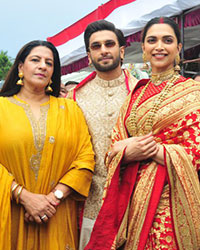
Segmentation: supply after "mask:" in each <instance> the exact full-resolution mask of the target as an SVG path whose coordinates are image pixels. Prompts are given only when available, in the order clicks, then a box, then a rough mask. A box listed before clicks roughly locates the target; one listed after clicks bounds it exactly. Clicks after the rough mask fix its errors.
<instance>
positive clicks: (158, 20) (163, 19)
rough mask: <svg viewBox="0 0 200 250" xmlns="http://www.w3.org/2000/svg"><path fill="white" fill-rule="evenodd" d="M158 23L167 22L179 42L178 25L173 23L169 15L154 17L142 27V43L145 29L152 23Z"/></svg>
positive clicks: (145, 32)
mask: <svg viewBox="0 0 200 250" xmlns="http://www.w3.org/2000/svg"><path fill="white" fill-rule="evenodd" d="M159 23H165V24H168V25H169V26H170V27H171V28H172V29H173V30H174V33H175V35H176V38H177V41H178V43H180V42H181V34H180V30H179V27H178V24H177V23H175V22H174V21H173V20H172V19H171V18H169V17H154V18H152V19H151V20H150V21H149V22H148V23H147V24H146V25H145V27H144V29H143V31H142V42H143V43H144V40H145V37H146V34H147V31H148V30H149V28H150V27H151V26H152V25H154V24H159Z"/></svg>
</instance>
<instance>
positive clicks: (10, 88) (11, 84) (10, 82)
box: [0, 40, 61, 97]
mask: <svg viewBox="0 0 200 250" xmlns="http://www.w3.org/2000/svg"><path fill="white" fill-rule="evenodd" d="M37 46H45V47H47V48H49V49H50V50H51V51H52V53H53V58H54V71H53V75H52V78H51V79H52V84H51V87H52V89H53V92H51V93H46V94H47V95H53V96H56V97H57V96H59V92H60V82H61V68H60V59H59V55H58V51H57V49H56V48H55V46H54V45H53V44H52V43H50V42H47V41H40V40H35V41H31V42H29V43H27V44H26V45H24V46H23V47H22V48H21V50H20V51H19V52H18V54H17V56H16V59H15V62H14V64H13V65H12V67H11V69H10V70H9V72H8V74H7V76H6V79H5V82H4V85H3V87H2V89H1V91H0V96H12V95H15V94H17V93H18V92H19V91H20V89H21V86H20V85H17V84H16V83H17V81H18V80H19V76H18V73H19V71H18V66H19V64H20V63H24V61H25V59H26V57H27V56H28V55H29V54H30V52H31V50H32V49H33V48H35V47H37Z"/></svg>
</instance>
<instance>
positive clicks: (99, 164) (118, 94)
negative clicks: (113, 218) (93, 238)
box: [69, 71, 137, 250]
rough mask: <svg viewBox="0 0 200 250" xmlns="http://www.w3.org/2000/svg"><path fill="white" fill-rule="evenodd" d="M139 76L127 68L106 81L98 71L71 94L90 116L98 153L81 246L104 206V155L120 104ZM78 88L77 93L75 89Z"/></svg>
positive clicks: (85, 212) (95, 149)
mask: <svg viewBox="0 0 200 250" xmlns="http://www.w3.org/2000/svg"><path fill="white" fill-rule="evenodd" d="M136 82H137V80H136V79H135V78H134V77H133V76H131V75H130V73H129V72H127V71H123V73H122V74H121V75H120V77H119V78H117V79H114V80H111V81H106V80H103V79H101V78H99V77H98V76H97V75H96V76H95V77H94V78H93V79H92V80H90V77H89V81H88V80H87V81H86V82H85V83H84V84H82V83H80V84H79V85H78V86H77V87H76V88H75V89H74V90H73V93H70V94H69V97H70V96H71V97H72V94H74V99H75V100H76V102H77V103H78V105H79V107H80V108H81V109H82V111H83V114H84V116H85V118H86V122H87V125H88V127H89V132H90V135H91V137H92V143H93V149H94V152H95V156H96V159H95V161H96V165H95V172H94V176H93V180H92V185H91V188H90V193H89V196H88V198H87V200H86V202H85V206H84V215H83V223H82V228H81V239H80V248H79V249H80V250H82V249H84V247H85V246H86V244H87V242H88V241H89V238H90V234H91V232H92V228H93V225H94V222H95V220H96V218H97V215H98V212H99V210H100V207H101V201H102V196H103V189H104V184H105V181H106V177H107V169H106V166H105V165H104V157H105V154H106V151H107V149H108V147H109V146H110V143H111V131H112V128H113V126H114V125H115V123H116V121H117V117H118V115H119V110H120V107H121V106H122V104H123V102H124V101H125V99H126V97H127V95H128V94H129V91H130V90H131V89H132V88H133V86H134V85H135V84H136ZM74 92H75V93H74Z"/></svg>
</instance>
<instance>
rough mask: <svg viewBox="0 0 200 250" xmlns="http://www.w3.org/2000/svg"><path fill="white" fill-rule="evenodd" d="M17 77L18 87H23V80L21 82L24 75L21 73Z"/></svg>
mask: <svg viewBox="0 0 200 250" xmlns="http://www.w3.org/2000/svg"><path fill="white" fill-rule="evenodd" d="M18 76H19V80H18V81H17V83H16V84H17V85H20V86H23V85H24V83H23V80H22V78H23V77H24V74H23V72H19V73H18Z"/></svg>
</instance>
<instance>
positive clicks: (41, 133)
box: [8, 97, 49, 180]
mask: <svg viewBox="0 0 200 250" xmlns="http://www.w3.org/2000/svg"><path fill="white" fill-rule="evenodd" d="M8 99H9V100H10V101H11V102H12V103H14V104H16V105H18V106H20V107H22V108H23V109H24V111H25V113H26V115H27V117H28V119H29V121H30V124H31V127H32V132H33V139H34V145H35V148H36V150H37V153H36V154H34V155H32V156H31V158H30V167H31V169H32V170H33V172H34V174H35V179H36V180H37V177H38V172H39V168H40V161H41V158H42V150H43V147H44V142H45V138H46V121H47V114H48V109H49V104H48V105H45V106H41V107H40V111H41V115H40V118H39V120H38V121H37V120H36V119H35V117H34V115H33V113H32V111H31V108H30V106H29V104H27V103H22V102H20V101H18V100H17V99H15V98H14V97H8Z"/></svg>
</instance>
